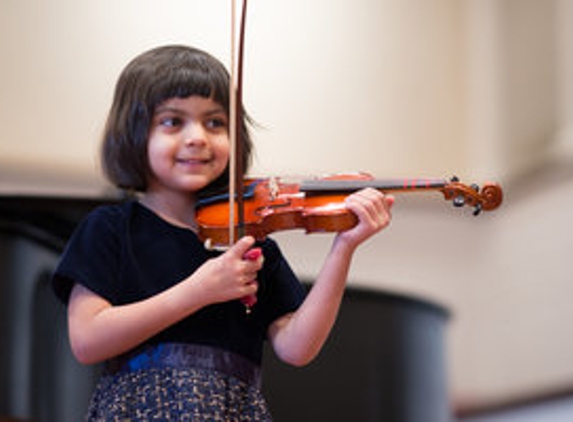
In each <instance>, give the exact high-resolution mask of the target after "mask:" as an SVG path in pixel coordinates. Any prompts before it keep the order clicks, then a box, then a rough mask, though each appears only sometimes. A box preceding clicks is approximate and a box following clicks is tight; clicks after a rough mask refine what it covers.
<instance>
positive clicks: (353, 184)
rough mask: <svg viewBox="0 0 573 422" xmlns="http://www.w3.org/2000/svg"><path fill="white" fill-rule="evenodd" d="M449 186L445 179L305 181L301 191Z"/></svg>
mask: <svg viewBox="0 0 573 422" xmlns="http://www.w3.org/2000/svg"><path fill="white" fill-rule="evenodd" d="M447 184H448V181H447V180H445V179H386V180H379V179H372V180H367V179H364V180H344V179H332V180H328V179H326V180H324V179H322V180H319V179H317V180H312V179H311V180H305V181H303V182H302V183H301V184H300V191H301V192H305V193H306V194H307V195H336V194H347V193H350V192H355V191H357V190H360V189H364V188H374V189H378V190H380V191H383V192H397V191H398V192H400V191H402V192H403V191H412V190H440V189H443V188H444V187H445V186H446V185H447Z"/></svg>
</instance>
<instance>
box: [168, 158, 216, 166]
mask: <svg viewBox="0 0 573 422" xmlns="http://www.w3.org/2000/svg"><path fill="white" fill-rule="evenodd" d="M175 161H176V162H177V163H178V164H183V165H187V166H197V165H203V164H207V163H208V162H209V159H208V158H177V159H176V160H175Z"/></svg>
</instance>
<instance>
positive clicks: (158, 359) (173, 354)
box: [105, 343, 261, 388]
mask: <svg viewBox="0 0 573 422" xmlns="http://www.w3.org/2000/svg"><path fill="white" fill-rule="evenodd" d="M151 368H194V369H203V370H210V371H217V372H221V373H224V374H226V375H230V376H233V377H235V378H238V379H240V380H242V381H244V382H246V383H247V384H249V385H253V386H256V387H258V388H260V386H261V368H260V366H259V365H257V364H256V363H254V362H252V361H251V360H249V359H247V358H246V357H244V356H241V355H238V354H236V353H233V352H229V351H227V350H222V349H218V348H216V347H211V346H204V345H199V344H184V343H160V344H157V345H147V346H144V347H142V348H139V349H137V350H135V351H133V352H129V353H126V354H124V355H121V356H118V357H116V358H113V359H111V360H109V361H107V362H106V365H105V374H107V375H116V374H119V373H129V372H135V371H139V370H145V369H151Z"/></svg>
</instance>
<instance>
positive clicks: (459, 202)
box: [453, 195, 466, 207]
mask: <svg viewBox="0 0 573 422" xmlns="http://www.w3.org/2000/svg"><path fill="white" fill-rule="evenodd" d="M453 203H454V207H463V206H464V205H465V204H466V199H465V198H464V197H463V196H462V195H458V196H456V197H455V198H454V201H453Z"/></svg>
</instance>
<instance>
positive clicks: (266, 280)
mask: <svg viewBox="0 0 573 422" xmlns="http://www.w3.org/2000/svg"><path fill="white" fill-rule="evenodd" d="M260 246H261V247H262V249H263V254H264V257H265V261H264V265H263V268H262V269H261V271H259V273H258V275H257V281H258V283H259V291H258V293H257V297H258V302H257V304H256V305H255V306H254V307H253V309H252V312H251V313H250V314H248V315H247V314H246V312H245V308H244V306H243V305H242V304H241V303H240V302H239V301H238V300H235V301H231V302H227V303H222V304H214V305H209V306H207V307H205V308H203V309H201V310H199V311H198V312H196V313H194V314H193V315H191V316H189V317H188V318H186V319H184V320H182V321H180V322H178V323H176V324H175V325H173V326H171V327H169V328H168V329H166V330H165V331H163V332H161V333H159V334H158V335H156V336H154V337H153V338H151V339H150V340H148V343H151V344H154V343H159V342H184V343H195V344H204V345H211V346H215V347H221V348H223V349H225V350H230V351H233V352H235V353H239V354H241V355H243V356H246V357H248V358H250V359H251V360H253V361H254V362H257V363H260V362H261V359H262V344H263V341H264V339H265V337H266V332H267V328H268V326H269V324H270V323H271V322H273V321H274V320H275V319H276V318H278V317H280V316H281V315H284V314H285V313H288V312H291V311H293V310H295V309H296V308H298V306H300V304H301V302H302V300H303V299H304V295H305V291H304V289H303V287H302V286H301V284H300V282H299V281H298V279H297V277H296V276H295V275H294V273H293V271H292V270H291V268H290V267H289V265H288V263H287V262H286V260H285V259H284V257H283V255H282V253H281V252H280V250H279V248H278V246H277V244H276V243H275V242H274V241H273V240H271V239H267V240H265V241H264V242H262V243H261V245H260ZM218 254H219V252H215V251H209V250H206V249H205V248H204V247H203V244H202V243H201V241H200V240H199V239H198V237H197V236H196V234H195V233H194V232H193V231H191V230H188V229H184V228H180V227H177V226H174V225H172V224H169V223H168V222H166V221H165V220H163V219H161V218H160V217H158V216H157V215H156V214H154V213H153V212H152V211H151V210H149V209H147V208H146V207H144V206H142V205H141V204H139V203H138V202H135V201H133V202H126V203H123V204H119V205H110V206H102V207H99V208H96V209H95V210H94V211H92V212H91V213H90V214H89V215H88V216H87V217H86V218H85V219H84V221H83V222H82V223H81V224H80V225H79V226H78V227H77V229H76V231H75V232H74V234H73V235H72V238H71V239H70V241H69V243H68V245H67V247H66V249H65V251H64V253H63V255H62V257H61V260H60V263H59V265H58V267H57V268H56V270H55V273H54V276H53V286H54V289H55V292H56V294H57V295H58V297H59V298H60V299H61V300H62V301H63V302H64V303H67V301H68V299H69V295H70V292H71V289H72V287H73V285H74V284H75V283H79V284H82V285H84V286H85V287H87V288H88V289H90V290H92V291H93V292H95V293H97V294H98V295H100V296H102V297H103V298H105V299H106V300H108V301H109V302H110V303H111V304H112V305H122V304H127V303H131V302H135V301H139V300H142V299H145V298H148V297H150V296H153V295H155V294H157V293H159V292H161V291H164V290H166V289H168V288H169V287H171V286H173V285H175V284H177V283H178V282H180V281H182V280H183V279H185V278H186V277H188V276H189V275H190V274H192V273H193V272H194V271H195V270H196V269H197V268H199V267H200V266H201V265H202V264H203V263H204V262H205V261H206V260H208V259H210V258H213V257H216V256H217V255H218Z"/></svg>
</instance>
